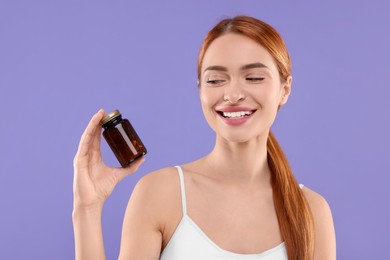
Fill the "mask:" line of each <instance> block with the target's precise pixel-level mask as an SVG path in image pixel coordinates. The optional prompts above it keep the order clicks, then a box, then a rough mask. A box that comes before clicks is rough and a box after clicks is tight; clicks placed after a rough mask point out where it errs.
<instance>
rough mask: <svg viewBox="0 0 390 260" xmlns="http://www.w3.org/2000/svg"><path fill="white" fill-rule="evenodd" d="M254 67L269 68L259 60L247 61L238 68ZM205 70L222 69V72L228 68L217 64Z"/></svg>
mask: <svg viewBox="0 0 390 260" xmlns="http://www.w3.org/2000/svg"><path fill="white" fill-rule="evenodd" d="M256 68H266V69H270V68H268V67H267V66H266V65H264V64H263V63H261V62H255V63H249V64H246V65H243V66H241V68H240V70H249V69H256ZM207 70H217V71H224V72H226V71H228V69H227V68H226V67H224V66H219V65H214V66H209V67H207V68H206V69H205V70H204V71H203V72H206V71H207Z"/></svg>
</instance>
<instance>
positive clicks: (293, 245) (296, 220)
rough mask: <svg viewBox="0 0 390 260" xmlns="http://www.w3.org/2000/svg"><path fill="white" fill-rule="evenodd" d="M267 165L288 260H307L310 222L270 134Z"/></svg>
mask: <svg viewBox="0 0 390 260" xmlns="http://www.w3.org/2000/svg"><path fill="white" fill-rule="evenodd" d="M267 152H268V165H269V167H270V169H271V183H272V190H273V195H274V204H275V209H276V215H277V217H278V222H279V228H280V232H281V235H282V238H283V239H284V241H285V245H286V248H287V254H288V258H289V259H290V260H310V259H311V258H312V256H313V251H314V230H313V218H312V215H311V212H310V208H309V205H308V203H307V201H306V198H305V196H304V194H303V192H302V190H301V188H300V187H299V185H298V183H297V181H296V180H295V178H294V176H293V174H292V170H291V168H290V165H289V163H288V160H287V157H286V155H285V154H284V152H283V150H282V148H281V147H280V145H279V143H278V141H277V140H276V138H275V136H274V135H273V133H272V132H270V133H269V136H268V140H267Z"/></svg>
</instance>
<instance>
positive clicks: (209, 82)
mask: <svg viewBox="0 0 390 260" xmlns="http://www.w3.org/2000/svg"><path fill="white" fill-rule="evenodd" d="M223 82H225V80H222V79H214V80H211V79H209V80H207V81H206V83H207V84H211V85H216V84H221V83H223Z"/></svg>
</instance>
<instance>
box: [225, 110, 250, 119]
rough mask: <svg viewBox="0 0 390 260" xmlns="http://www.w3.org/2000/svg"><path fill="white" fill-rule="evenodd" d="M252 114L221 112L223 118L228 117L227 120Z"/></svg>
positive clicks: (245, 112)
mask: <svg viewBox="0 0 390 260" xmlns="http://www.w3.org/2000/svg"><path fill="white" fill-rule="evenodd" d="M252 113H253V112H252V111H239V112H222V114H223V116H224V117H229V118H240V117H243V116H245V115H250V114H252Z"/></svg>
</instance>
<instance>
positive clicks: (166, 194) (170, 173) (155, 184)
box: [132, 167, 180, 211]
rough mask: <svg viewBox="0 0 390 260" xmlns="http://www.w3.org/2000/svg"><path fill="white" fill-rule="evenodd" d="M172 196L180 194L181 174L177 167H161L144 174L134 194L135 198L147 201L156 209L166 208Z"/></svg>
mask: <svg viewBox="0 0 390 260" xmlns="http://www.w3.org/2000/svg"><path fill="white" fill-rule="evenodd" d="M172 196H174V197H178V196H180V184H179V176H178V174H177V169H176V168H175V167H168V168H164V169H160V170H157V171H154V172H151V173H149V174H147V175H145V176H143V177H142V178H141V179H140V180H139V182H138V183H137V185H136V186H135V188H134V190H133V194H132V197H134V199H136V200H141V201H143V202H147V204H148V205H150V206H152V207H153V208H154V209H155V210H158V209H159V208H160V207H161V208H163V209H164V208H165V209H166V207H167V206H169V204H170V203H171V202H172ZM144 207H145V205H144ZM163 211H166V210H163Z"/></svg>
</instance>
